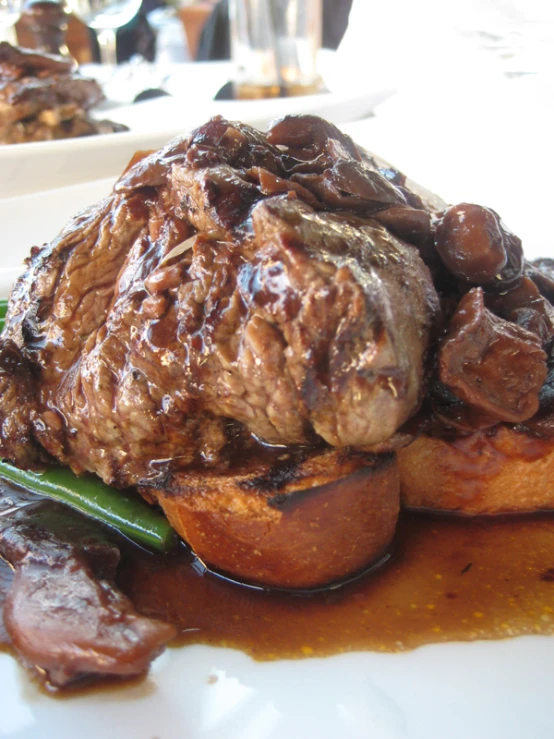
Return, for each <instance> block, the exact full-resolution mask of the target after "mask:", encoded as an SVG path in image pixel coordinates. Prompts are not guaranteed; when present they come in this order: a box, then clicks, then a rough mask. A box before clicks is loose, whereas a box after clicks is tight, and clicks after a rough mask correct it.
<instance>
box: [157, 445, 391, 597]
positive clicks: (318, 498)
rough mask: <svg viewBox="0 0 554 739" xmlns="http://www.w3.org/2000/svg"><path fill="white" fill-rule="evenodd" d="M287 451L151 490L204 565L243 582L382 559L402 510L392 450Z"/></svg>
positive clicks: (306, 584)
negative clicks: (269, 460) (293, 454)
mask: <svg viewBox="0 0 554 739" xmlns="http://www.w3.org/2000/svg"><path fill="white" fill-rule="evenodd" d="M284 456H285V457H288V459H281V460H279V461H277V462H276V463H273V464H259V465H257V466H255V467H254V469H250V470H249V471H248V472H243V473H236V472H233V473H229V474H225V475H221V474H216V473H213V472H202V473H179V474H178V475H176V476H175V477H173V478H171V479H170V480H169V481H168V484H167V487H166V488H165V489H152V488H150V489H149V490H147V491H144V492H145V493H147V494H149V495H153V496H154V497H155V498H156V500H157V501H158V503H159V504H160V505H161V507H162V508H163V510H164V512H165V514H166V515H167V517H168V519H169V521H170V523H171V524H172V526H173V527H174V528H175V529H176V531H177V532H178V533H179V534H180V535H181V536H182V537H183V538H184V539H185V540H186V541H187V542H188V543H189V544H190V546H191V547H192V548H193V549H194V551H195V552H196V554H197V555H198V556H199V557H200V558H201V559H202V560H203V561H204V562H205V563H206V564H207V565H209V566H210V567H212V568H214V569H218V570H223V571H224V572H226V573H228V574H231V575H233V576H234V577H236V578H238V579H240V580H246V581H248V582H252V583H257V584H262V585H273V586H278V587H286V588H313V587H317V586H320V585H325V584H327V583H329V582H333V581H340V580H341V579H343V578H345V577H348V576H349V575H351V574H352V573H355V572H357V571H359V570H362V569H363V568H365V567H367V566H369V565H370V564H372V563H374V562H376V561H377V560H379V559H380V558H381V557H382V556H383V555H384V554H385V553H386V551H387V547H388V546H389V544H390V541H391V539H392V537H393V534H394V530H395V527H396V520H397V516H398V509H399V495H398V471H397V467H396V460H395V458H394V456H393V455H392V454H386V455H380V456H377V455H370V454H362V453H360V452H354V451H349V450H346V449H342V450H337V449H333V450H329V449H328V450H320V451H318V452H312V453H310V454H305V455H304V456H303V457H300V459H297V460H294V458H292V459H291V458H290V455H288V454H285V455H284Z"/></svg>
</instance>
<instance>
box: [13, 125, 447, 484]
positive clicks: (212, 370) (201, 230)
mask: <svg viewBox="0 0 554 739" xmlns="http://www.w3.org/2000/svg"><path fill="white" fill-rule="evenodd" d="M303 126H304V127H306V126H308V130H309V131H310V136H311V139H309V140H302V141H301V142H300V143H299V142H298V136H296V138H295V135H296V134H295V132H297V131H298V129H299V127H300V128H301V129H302V127H303ZM271 142H274V143H271ZM310 142H311V143H310ZM300 144H301V145H302V146H300ZM386 175H388V176H386ZM410 198H411V199H412V200H415V199H417V201H418V202H421V200H420V199H419V196H417V195H416V194H415V193H413V194H410V191H409V190H408V189H407V188H406V186H405V184H400V183H399V184H394V182H391V180H390V171H389V170H385V169H384V168H380V167H379V166H378V165H377V164H376V163H375V162H373V160H371V159H370V158H369V157H367V156H365V155H364V156H362V153H360V151H359V150H358V149H357V147H356V146H355V145H354V144H353V142H352V141H350V140H349V139H348V138H347V137H345V136H344V135H343V134H342V133H341V132H340V131H338V129H336V128H335V127H333V126H331V125H330V124H327V123H325V122H323V121H321V120H319V119H314V118H311V117H308V118H307V119H303V118H300V119H298V118H292V119H286V120H285V121H283V122H280V123H278V124H277V125H276V126H274V127H273V128H272V129H271V130H270V131H269V133H268V135H267V136H265V135H263V134H261V133H258V132H257V131H255V130H254V129H251V128H249V127H247V126H243V125H241V124H231V123H229V122H228V121H225V120H223V119H221V118H216V119H214V120H212V121H210V122H209V123H207V124H206V125H204V126H202V127H201V128H199V129H198V130H197V131H195V132H194V133H193V134H192V135H191V136H189V137H187V138H182V139H178V140H176V141H174V142H172V143H171V144H169V145H168V146H167V147H166V148H165V149H163V150H161V152H157V153H154V154H152V155H150V156H146V157H143V158H142V159H141V160H139V161H138V162H136V163H135V164H134V165H133V166H132V167H131V168H130V169H129V170H128V171H127V172H126V173H125V174H124V175H123V177H122V178H121V180H120V181H119V183H118V184H117V185H116V187H115V191H114V193H113V194H112V195H111V196H110V197H109V198H108V199H106V200H104V201H103V202H102V203H100V204H98V205H96V206H94V207H93V208H90V209H88V210H87V211H85V212H83V213H81V214H80V215H79V216H77V217H76V218H75V219H74V220H73V221H72V222H71V223H70V224H68V226H66V228H65V229H64V231H63V232H62V233H61V234H60V236H59V237H58V238H57V239H55V240H54V241H53V242H52V243H51V244H48V245H46V246H44V247H42V248H40V249H38V248H37V249H34V251H33V253H32V255H31V257H30V258H29V260H28V265H27V269H26V271H25V273H24V275H23V276H22V277H21V279H20V280H19V282H18V283H17V284H16V286H15V288H14V290H13V293H12V297H11V303H10V310H9V314H8V316H7V323H6V330H5V333H4V338H3V342H4V343H6V342H8V341H10V342H13V345H14V346H15V347H17V350H18V351H19V352H20V354H21V362H19V364H18V365H17V373H15V372H13V373H12V374H11V375H10V373H9V371H4V372H3V374H2V375H0V382H2V383H4V387H5V388H6V387H11V388H12V389H13V388H14V387H16V386H17V387H20V386H21V387H23V386H25V383H24V382H22V378H21V373H23V372H25V371H26V372H27V373H28V377H29V378H31V379H29V380H28V383H31V384H32V386H33V387H34V388H35V393H34V398H32V399H27V406H26V407H27V408H28V409H29V411H28V413H27V414H26V419H25V420H23V419H21V415H23V414H22V412H21V409H20V408H18V413H19V417H18V423H19V428H20V435H19V438H18V440H17V443H15V441H14V439H13V434H14V433H16V432H15V431H11V430H9V429H8V433H5V432H3V436H2V441H1V445H2V446H1V449H2V454H3V455H4V456H6V457H8V458H10V459H12V460H13V461H15V462H16V463H19V464H28V463H29V459H32V458H33V457H34V458H35V459H36V460H39V459H40V457H41V455H42V454H43V453H44V450H46V451H47V452H48V453H49V454H50V455H52V456H53V457H56V458H57V459H59V460H60V461H62V462H63V463H65V464H69V465H70V466H71V467H72V468H73V469H74V470H75V471H77V472H81V471H83V470H89V471H93V472H96V473H98V474H99V475H100V476H101V477H102V478H103V479H104V480H105V481H106V482H108V483H112V484H116V485H120V486H122V485H154V486H155V485H161V484H163V480H164V479H165V477H164V475H167V472H168V464H169V465H170V468H171V471H172V472H174V471H175V470H178V469H187V468H190V467H191V466H212V467H213V466H216V467H217V466H219V467H221V466H222V465H223V466H225V464H226V463H227V461H228V460H229V457H230V456H231V454H232V445H233V443H234V441H235V440H236V438H237V436H239V437H241V438H245V437H248V436H249V435H250V434H253V435H255V436H256V437H257V438H259V439H261V440H263V441H264V442H267V443H270V444H278V445H284V446H290V445H315V446H317V445H321V444H322V443H323V442H325V443H327V444H329V445H331V446H337V447H343V446H359V447H364V448H371V447H374V446H376V445H382V444H383V443H385V442H387V441H388V440H389V439H390V437H391V436H393V434H394V433H395V431H396V430H397V429H398V428H399V427H400V426H401V425H402V424H403V423H404V422H405V421H406V420H407V419H408V418H409V417H410V416H411V415H412V414H413V413H414V412H415V411H416V410H417V409H418V407H419V405H420V402H421V398H422V392H423V386H424V374H425V369H424V368H425V358H426V353H427V350H428V347H429V343H430V338H431V334H432V331H433V328H434V327H435V326H436V323H437V316H438V312H439V310H438V309H439V306H438V298H437V295H436V292H435V289H434V287H433V284H432V281H431V277H430V273H429V271H428V269H427V267H426V266H425V265H424V263H423V261H422V259H421V257H420V255H419V252H418V249H417V248H416V247H415V246H413V245H411V244H409V243H407V242H405V241H403V240H402V239H400V238H398V237H397V236H394V235H393V234H392V233H391V231H390V230H387V228H385V227H384V226H383V225H382V223H381V222H380V221H379V220H378V217H379V216H381V218H382V217H383V214H386V213H387V210H389V211H390V209H391V208H395V209H396V219H395V213H394V212H393V213H392V214H390V212H389V216H388V218H389V222H391V221H394V222H398V224H399V226H398V229H397V232H402V233H404V234H405V233H406V229H407V227H406V222H408V223H410V228H411V229H412V231H413V230H414V228H415V231H416V232H417V236H416V239H415V240H417V239H418V238H419V239H420V240H421V239H422V238H424V232H425V229H427V231H428V230H429V213H428V211H429V209H427V210H425V209H424V208H423V206H422V207H421V209H420V210H421V212H423V213H424V215H425V216H426V218H427V220H425V218H424V219H422V222H423V226H422V227H420V226H419V225H418V224H420V221H418V220H417V219H412V220H411V221H407V218H406V215H407V214H409V212H410V211H413V210H414V209H413V207H412V206H411V205H410V204H409V202H408V201H409V199H410ZM385 217H386V216H385ZM414 222H415V223H416V226H415V227H414V225H413V224H414ZM422 233H423V236H422ZM4 392H6V396H5V397H6V398H11V397H13V403H15V404H16V405H20V403H19V400H18V397H17V392H12V393H11V395H10V394H9V393H7V391H6V390H5V391H4ZM13 403H12V402H11V401H8V402H7V403H4V404H3V411H2V412H3V414H4V416H5V417H9V416H10V414H11V413H14V412H15V408H14V405H13ZM12 426H13V424H12ZM10 428H11V427H10ZM168 460H169V462H168Z"/></svg>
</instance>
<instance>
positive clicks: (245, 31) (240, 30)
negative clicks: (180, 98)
mask: <svg viewBox="0 0 554 739" xmlns="http://www.w3.org/2000/svg"><path fill="white" fill-rule="evenodd" d="M229 20H230V27H231V56H232V58H233V61H234V62H235V65H236V70H235V79H234V84H235V95H236V97H239V98H265V97H278V96H290V95H306V94H308V93H312V92H317V91H318V90H320V89H321V79H320V77H319V74H318V71H317V66H316V61H317V58H316V57H317V51H318V49H319V48H320V46H321V26H322V2H321V0H230V2H229Z"/></svg>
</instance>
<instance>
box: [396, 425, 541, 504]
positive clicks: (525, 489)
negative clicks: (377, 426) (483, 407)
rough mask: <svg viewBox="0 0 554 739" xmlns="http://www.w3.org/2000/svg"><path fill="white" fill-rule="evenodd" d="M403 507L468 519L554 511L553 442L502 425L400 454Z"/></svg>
mask: <svg viewBox="0 0 554 739" xmlns="http://www.w3.org/2000/svg"><path fill="white" fill-rule="evenodd" d="M398 466H399V472H400V486H401V499H402V504H403V505H404V506H405V507H408V508H424V509H428V510H433V511H450V512H457V513H464V514H470V515H477V514H499V513H515V512H521V513H523V512H531V511H538V510H547V509H552V508H554V439H539V438H536V437H533V436H531V435H530V434H528V433H526V432H524V431H520V430H516V429H514V428H512V427H509V426H507V425H504V424H501V425H499V426H497V427H495V428H494V429H492V430H486V431H477V432H475V433H473V434H471V435H469V436H466V437H460V438H457V439H454V440H448V439H441V438H435V437H430V436H421V437H419V438H418V439H416V440H415V441H414V442H413V443H412V444H410V445H409V446H408V447H405V448H404V449H400V450H399V451H398Z"/></svg>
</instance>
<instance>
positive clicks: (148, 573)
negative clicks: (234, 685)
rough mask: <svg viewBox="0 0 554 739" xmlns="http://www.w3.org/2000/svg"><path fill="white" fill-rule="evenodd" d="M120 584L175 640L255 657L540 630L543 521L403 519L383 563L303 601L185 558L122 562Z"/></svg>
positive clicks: (547, 630)
mask: <svg viewBox="0 0 554 739" xmlns="http://www.w3.org/2000/svg"><path fill="white" fill-rule="evenodd" d="M120 585H121V586H122V588H123V589H124V590H125V591H126V592H127V593H128V594H129V595H130V596H131V598H132V599H133V601H134V602H135V605H136V606H137V607H138V609H139V610H141V611H144V612H145V613H146V614H148V615H154V616H157V617H159V618H164V619H166V620H168V621H170V622H172V623H175V624H177V625H178V627H179V629H180V632H181V633H180V638H179V642H180V643H181V644H193V643H204V644H212V645H219V646H226V647H236V648H238V649H241V650H243V651H245V652H248V653H249V654H250V655H252V656H253V657H255V658H256V659H263V660H266V659H279V658H295V657H303V656H322V655H329V654H335V653H338V652H345V651H350V650H377V651H398V650H403V649H411V648H413V647H417V646H421V645H423V644H429V643H432V642H444V641H459V640H462V641H467V640H474V639H500V638H505V637H508V636H518V635H522V634H551V633H553V632H554V516H552V515H549V514H544V515H538V516H532V517H515V516H514V517H505V518H496V519H493V518H481V519H464V518H436V517H431V516H424V515H421V514H404V515H403V517H402V519H401V522H400V524H399V527H398V534H397V537H396V542H395V551H394V552H393V555H392V557H391V559H390V560H389V562H388V563H386V564H385V565H384V566H382V567H381V568H380V569H378V570H377V571H375V572H370V573H368V574H366V575H364V576H362V577H360V578H359V579H358V580H357V581H355V582H353V583H350V584H348V585H345V586H343V587H341V588H337V589H335V590H328V591H326V592H322V593H317V594H311V595H307V594H305V595H296V594H290V593H277V592H264V591H259V590H253V589H249V588H246V587H242V586H239V585H236V584H233V583H229V582H226V581H224V580H223V579H220V578H218V577H217V576H215V575H213V574H210V573H206V572H202V569H201V567H199V566H198V563H195V562H194V559H193V558H192V556H191V555H190V554H188V553H185V552H183V553H181V554H179V555H178V556H173V557H170V558H165V559H164V558H160V557H154V556H151V555H147V554H144V553H138V554H137V553H135V554H134V555H133V556H132V557H126V558H124V562H123V566H122V567H121V569H120Z"/></svg>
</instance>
